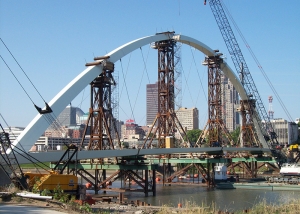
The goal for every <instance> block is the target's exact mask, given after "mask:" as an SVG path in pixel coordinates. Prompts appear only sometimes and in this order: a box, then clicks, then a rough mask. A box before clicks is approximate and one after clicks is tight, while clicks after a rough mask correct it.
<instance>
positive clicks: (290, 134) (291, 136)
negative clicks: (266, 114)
mask: <svg viewBox="0 0 300 214" xmlns="http://www.w3.org/2000/svg"><path fill="white" fill-rule="evenodd" d="M270 122H271V124H272V127H273V129H274V131H275V133H276V135H277V141H278V143H279V144H281V145H286V144H292V143H295V142H296V141H297V139H298V125H297V124H296V123H295V122H288V121H287V120H285V119H282V118H277V119H272V120H270ZM262 123H264V121H262Z"/></svg>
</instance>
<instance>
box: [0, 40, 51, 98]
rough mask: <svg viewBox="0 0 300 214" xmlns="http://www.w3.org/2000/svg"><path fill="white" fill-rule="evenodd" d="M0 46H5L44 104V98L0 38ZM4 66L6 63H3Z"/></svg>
mask: <svg viewBox="0 0 300 214" xmlns="http://www.w3.org/2000/svg"><path fill="white" fill-rule="evenodd" d="M0 40H1V42H2V44H3V45H4V46H5V48H6V50H7V51H8V52H9V53H10V55H11V56H12V58H13V59H14V60H15V62H16V63H17V64H18V66H19V68H20V69H21V70H22V71H23V73H24V75H25V76H26V77H27V79H28V80H29V82H30V83H31V85H32V86H33V87H34V89H35V90H36V92H37V93H38V94H39V95H40V97H41V98H42V100H43V101H44V102H46V101H45V100H44V98H43V97H42V95H41V94H40V92H39V91H38V90H37V88H36V87H35V85H34V84H33V83H32V81H31V80H30V79H29V77H28V76H27V74H26V73H25V71H24V69H23V68H22V67H21V65H20V64H19V62H18V61H17V59H16V58H15V57H14V55H13V54H12V53H11V51H10V50H9V49H8V47H7V46H6V44H5V43H4V41H3V40H2V38H0ZM1 58H2V57H1ZM5 64H6V63H5Z"/></svg>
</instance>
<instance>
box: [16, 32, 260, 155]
mask: <svg viewBox="0 0 300 214" xmlns="http://www.w3.org/2000/svg"><path fill="white" fill-rule="evenodd" d="M168 39H174V40H176V41H178V42H181V43H184V44H187V45H189V46H192V47H194V48H196V49H198V50H199V51H201V52H203V53H204V54H205V55H207V56H214V55H215V52H214V51H213V50H212V49H211V48H209V47H208V46H206V45H205V44H203V43H202V42H200V41H198V40H196V39H193V38H191V37H188V36H184V35H178V34H170V33H165V34H156V35H153V36H147V37H143V38H140V39H137V40H134V41H131V42H129V43H127V44H124V45H122V46H120V47H118V48H116V49H115V50H113V51H111V52H110V53H108V54H106V55H105V56H109V57H110V58H109V61H111V62H113V63H115V62H116V61H118V60H120V59H121V58H122V57H124V56H125V55H127V54H129V53H131V52H132V51H134V50H136V49H138V48H140V47H142V46H144V45H147V44H151V43H153V42H158V41H162V40H168ZM100 61H101V60H100ZM221 68H222V70H223V72H224V73H225V75H226V76H227V77H228V78H229V80H230V81H231V82H232V84H233V85H234V87H235V88H236V90H237V91H238V93H239V94H240V97H241V99H242V100H245V99H247V95H246V91H245V90H244V88H243V86H242V84H241V82H240V81H239V79H238V78H237V76H236V75H235V74H234V72H233V71H232V69H231V68H230V67H229V66H228V65H227V64H226V63H223V64H222V66H221ZM101 72H102V65H101V64H99V65H94V66H89V67H87V68H86V69H85V70H84V71H83V72H81V73H80V74H79V75H78V76H77V77H75V78H74V79H73V80H72V81H71V82H70V83H69V84H68V85H66V86H65V87H64V88H63V89H62V90H61V91H60V92H59V93H58V94H57V95H56V96H55V97H54V98H53V99H52V100H51V101H50V102H49V103H48V104H49V106H50V107H51V109H52V110H53V113H54V115H59V114H60V113H61V112H62V111H63V110H64V109H65V107H66V106H67V105H68V104H69V103H70V102H71V101H72V100H73V99H74V98H75V97H76V96H77V95H78V94H79V93H80V92H81V91H82V90H83V89H84V88H85V87H86V86H87V85H88V84H89V83H90V82H92V81H93V80H94V79H95V78H96V77H97V76H98V75H99V74H100V73H101ZM256 124H257V121H256ZM48 126H49V124H48V123H47V121H46V120H45V119H44V118H43V115H40V114H38V115H37V116H36V117H35V118H34V119H33V120H32V121H31V122H30V123H29V124H28V126H27V127H26V128H25V130H24V131H23V132H22V133H21V135H20V136H19V137H18V138H17V139H16V140H15V141H14V142H13V146H17V145H18V144H21V145H22V146H23V148H24V149H25V150H26V151H29V150H30V149H31V147H32V145H33V144H34V143H35V142H36V141H37V140H38V139H39V137H40V136H41V135H42V134H43V133H44V132H45V130H46V129H47V128H48ZM256 127H258V126H256ZM257 131H258V134H259V138H260V140H261V142H264V143H265V141H264V138H263V136H262V134H261V133H260V130H259V129H257ZM265 148H266V147H265Z"/></svg>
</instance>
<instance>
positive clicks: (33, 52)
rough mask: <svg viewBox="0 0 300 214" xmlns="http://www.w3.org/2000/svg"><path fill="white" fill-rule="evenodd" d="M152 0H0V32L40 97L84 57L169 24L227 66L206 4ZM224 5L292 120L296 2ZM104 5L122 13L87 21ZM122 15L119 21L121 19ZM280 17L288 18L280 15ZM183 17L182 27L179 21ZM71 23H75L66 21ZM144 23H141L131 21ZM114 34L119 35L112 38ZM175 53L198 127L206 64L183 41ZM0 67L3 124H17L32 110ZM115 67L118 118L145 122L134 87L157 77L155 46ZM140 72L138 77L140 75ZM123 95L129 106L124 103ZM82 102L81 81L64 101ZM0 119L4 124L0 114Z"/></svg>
mask: <svg viewBox="0 0 300 214" xmlns="http://www.w3.org/2000/svg"><path fill="white" fill-rule="evenodd" d="M157 3H158V1H152V2H151V3H147V4H144V3H141V2H135V4H133V5H132V7H126V6H127V5H128V4H127V3H125V2H117V1H111V2H109V3H108V2H102V3H100V2H93V3H91V2H86V3H73V2H72V4H70V1H65V2H63V3H60V4H55V3H52V2H51V3H50V2H47V1H46V2H43V3H40V2H36V4H35V8H32V7H30V4H27V3H26V2H18V4H14V3H13V2H7V1H1V7H0V12H1V13H0V14H1V15H0V16H1V22H0V25H1V31H0V35H1V39H3V41H4V42H5V44H6V45H7V46H8V48H9V49H10V51H11V52H12V53H13V54H14V56H15V58H16V59H17V60H18V62H19V63H20V65H21V66H22V68H23V69H24V71H25V72H26V74H27V75H28V77H29V78H30V80H31V81H32V82H33V83H34V86H35V87H36V88H37V89H38V92H39V93H40V94H41V95H42V97H43V99H44V100H45V101H46V102H50V101H51V99H53V97H55V96H56V94H57V93H59V91H60V90H61V89H62V88H63V87H64V86H66V85H67V84H68V83H69V82H70V81H71V80H72V79H73V78H75V77H76V76H77V75H78V74H79V73H80V72H81V71H82V70H84V69H85V66H84V65H85V63H86V62H91V61H93V58H94V57H95V56H101V55H105V54H106V53H108V52H109V51H111V50H113V49H115V48H117V47H119V46H121V45H123V44H125V43H127V42H130V41H132V40H135V39H137V38H141V37H143V36H148V35H153V34H155V33H157V32H163V31H173V30H174V31H175V33H178V34H183V35H187V36H190V37H193V38H195V39H198V40H199V41H201V42H203V43H204V44H206V45H208V46H209V47H211V48H213V49H219V50H220V52H222V53H223V56H224V57H225V58H226V59H225V60H226V62H227V63H228V64H230V66H231V68H232V69H233V68H234V66H232V62H231V59H230V57H229V56H230V55H229V54H228V51H227V48H226V46H225V44H224V41H223V39H222V37H221V33H220V31H219V29H218V27H217V24H216V22H215V20H214V18H213V15H212V13H211V11H210V8H209V6H203V2H197V3H195V2H193V1H186V2H185V4H184V6H183V5H181V7H179V5H178V4H168V3H167V2H164V3H161V2H159V3H160V5H162V7H159V8H157V7H156V5H157ZM224 3H225V4H226V5H227V7H228V8H229V10H230V12H231V14H232V15H233V17H234V18H235V20H236V22H237V24H238V26H239V27H240V28H241V31H242V32H243V34H244V35H245V37H246V38H247V41H248V42H249V45H251V48H252V49H253V50H254V52H255V54H256V56H257V58H258V59H259V60H260V61H261V63H262V65H261V66H263V67H264V70H265V71H266V74H267V75H268V77H269V78H270V81H271V82H272V84H273V85H274V87H275V89H276V90H277V92H278V94H279V96H280V97H281V99H282V101H283V102H284V103H285V105H286V107H287V109H288V111H289V112H290V114H291V116H292V118H293V120H295V119H296V118H299V110H298V109H299V105H300V104H299V100H300V97H299V96H300V95H299V93H297V90H296V89H297V88H296V86H297V84H298V83H297V79H298V78H297V77H299V72H298V69H299V68H298V67H299V66H297V63H294V62H295V61H296V62H297V61H299V59H300V54H299V52H298V51H297V50H298V49H299V48H298V47H300V42H299V41H298V39H297V38H298V37H299V31H298V30H297V29H298V28H299V27H298V26H299V23H298V22H297V21H296V20H298V18H299V14H298V12H297V11H296V8H297V5H298V6H300V2H298V1H294V2H293V4H285V5H282V4H281V3H279V2H273V3H272V7H270V5H269V3H268V2H255V1H254V2H235V3H234V4H233V3H231V2H230V1H229V0H224ZM257 4H259V7H257ZM97 5H98V6H99V7H105V8H107V10H105V11H101V13H98V12H97V11H95V9H94V8H97ZM112 8H114V9H113V11H114V12H116V11H117V12H118V11H121V8H126V10H125V11H124V13H125V14H126V17H125V18H124V17H121V16H120V15H116V16H113V17H112V18H111V19H110V20H107V21H106V22H103V23H102V24H100V25H99V26H96V27H95V26H94V24H93V22H92V21H91V20H97V19H99V20H104V17H108V16H109V15H110V14H112ZM164 8H168V11H165V9H164ZM240 8H249V10H243V12H241V10H240ZM89 10H92V11H93V12H91V13H88V14H86V13H85V12H84V11H89ZM122 11H123V10H122ZM148 11H152V12H148ZM266 11H267V12H266ZM278 11H280V12H278ZM285 11H289V12H285ZM166 13H167V14H166ZM53 14H55V16H53ZM161 14H164V15H165V16H164V19H161V17H162V16H161ZM268 14H269V15H268ZM274 14H276V15H274ZM137 16H141V17H144V19H145V20H148V21H142V19H139V20H138V19H136V17H137ZM36 17H39V22H37V21H36V20H37V19H36ZM204 17H205V19H204ZM283 17H285V18H283ZM125 19H126V24H122V23H123V22H122V21H123V20H125ZM286 19H288V20H290V21H289V22H286V21H284V20H286ZM199 20H203V22H199ZM204 20H205V21H204ZM187 22H188V23H189V25H186V23H187ZM74 23H77V24H76V25H74ZM114 23H121V24H117V25H116V24H114ZM274 23H276V25H274ZM145 24H146V25H147V28H141V27H139V26H141V25H145ZM46 26H47V27H46ZM103 28H106V29H108V31H107V32H110V33H106V34H103V33H100V32H102V31H103ZM82 29H88V30H82ZM128 29H135V31H128ZM204 29H205V30H204ZM208 29H209V30H208ZM260 29H264V33H263V34H260V33H253V32H255V30H257V32H259V31H260ZM16 32H18V33H16ZM120 32H126V33H123V34H122V36H117V35H119V34H120ZM287 32H288V33H287ZM87 38H88V39H87ZM238 41H239V42H240V43H241V44H240V45H241V48H242V51H243V54H244V56H245V58H246V60H247V63H248V62H249V64H248V67H249V68H250V71H251V74H252V76H253V79H254V81H255V84H256V86H257V88H258V91H259V94H260V96H261V99H262V101H263V102H264V106H265V108H266V109H267V107H268V97H269V96H273V98H274V100H273V110H274V112H275V113H274V118H285V119H288V118H287V116H286V114H285V112H284V110H283V109H282V108H281V106H280V103H279V101H278V99H277V98H276V96H275V95H274V94H273V92H272V90H271V89H270V88H269V86H268V85H267V84H266V80H265V79H264V78H263V76H262V74H260V72H259V71H258V69H257V65H256V64H255V63H254V62H253V61H251V60H252V59H251V56H250V54H249V53H248V52H247V49H246V48H245V47H244V45H243V44H242V42H241V39H239V40H238ZM0 53H1V56H3V58H4V59H5V61H6V62H7V63H8V65H9V66H10V68H11V69H12V71H13V72H14V73H15V75H16V77H18V79H19V80H20V82H21V84H22V86H23V87H24V88H25V90H26V92H27V93H28V94H29V96H30V98H32V100H33V102H34V103H35V104H36V105H37V106H39V107H43V106H44V101H43V100H42V99H41V98H40V96H39V94H38V93H37V92H36V91H35V89H34V88H33V87H32V86H31V84H30V83H28V80H27V79H26V77H24V75H23V74H22V71H20V68H18V66H17V65H16V63H15V62H14V60H12V59H11V57H10V55H9V53H8V52H7V51H6V49H5V48H4V46H3V44H1V48H0ZM286 53H289V54H286ZM290 56H292V57H290ZM181 58H182V63H181V64H182V71H183V73H182V86H181V88H182V97H183V100H182V103H183V105H182V106H186V107H191V106H195V107H197V109H198V110H199V123H200V128H201V127H203V126H204V124H205V123H206V121H207V103H206V96H207V88H206V85H205V83H206V81H207V75H206V68H205V67H204V66H202V65H201V62H202V61H203V59H204V56H203V54H202V53H199V52H196V51H195V50H194V49H191V48H189V47H186V46H183V47H182V51H181ZM133 62H134V63H133ZM283 62H285V63H283ZM0 67H1V79H0V81H1V84H0V91H1V92H0V97H1V100H3V101H2V102H1V103H0V113H1V115H3V117H4V119H5V120H6V122H7V124H8V125H9V126H24V127H25V126H27V125H28V124H29V123H30V122H31V121H32V120H33V118H34V117H35V116H36V115H37V114H38V112H37V111H36V109H35V108H34V106H33V104H32V102H31V100H30V99H29V98H28V97H27V95H26V94H25V93H24V91H23V90H22V88H21V87H20V85H19V84H18V83H17V81H16V79H14V77H13V75H12V74H11V72H10V71H9V69H8V68H7V67H6V65H5V64H4V62H3V61H0ZM115 71H116V72H118V76H119V79H118V81H117V83H119V89H120V90H119V91H120V92H119V97H120V104H121V105H120V106H121V107H120V110H119V112H120V117H119V119H120V120H123V121H124V120H126V119H128V118H134V119H135V121H136V122H137V123H139V124H144V125H145V124H146V114H145V111H146V100H145V93H144V91H143V90H140V88H143V85H146V84H149V83H153V82H156V81H157V52H156V51H154V50H152V49H151V48H150V47H149V46H147V47H146V46H145V47H141V49H139V50H137V51H135V52H133V53H132V54H130V55H129V56H126V57H124V59H122V62H118V63H116V69H115ZM142 76H143V77H144V78H145V79H142ZM141 84H142V85H141ZM140 85H141V86H140ZM201 85H203V87H202V86H201ZM290 86H292V87H290ZM293 86H295V87H293ZM127 94H131V96H130V97H128V95H127ZM128 100H130V102H131V105H130V104H128ZM88 101H89V88H88V86H87V88H86V89H85V90H84V91H82V92H81V93H80V94H79V95H78V97H77V98H76V99H74V100H73V101H72V104H73V106H76V107H80V108H81V109H83V111H84V112H87V111H88V107H89V106H88V105H89V102H88ZM20 104H21V105H20ZM21 109H22V110H21ZM1 123H2V124H3V125H4V126H6V124H4V121H2V119H1Z"/></svg>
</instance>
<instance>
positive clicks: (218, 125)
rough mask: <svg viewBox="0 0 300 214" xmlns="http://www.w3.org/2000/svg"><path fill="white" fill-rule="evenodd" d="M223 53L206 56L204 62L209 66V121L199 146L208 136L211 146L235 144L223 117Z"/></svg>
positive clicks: (197, 143) (200, 137)
mask: <svg viewBox="0 0 300 214" xmlns="http://www.w3.org/2000/svg"><path fill="white" fill-rule="evenodd" d="M216 52H218V51H216ZM221 55H222V54H217V55H216V56H210V57H206V58H205V61H204V63H203V64H204V65H206V66H207V68H208V121H207V123H206V126H205V128H204V130H203V132H202V134H201V135H200V136H199V138H198V140H197V142H196V145H195V146H197V145H198V146H199V143H200V145H201V144H202V143H203V142H204V140H205V138H206V137H207V139H206V140H207V141H208V142H207V145H209V146H211V147H219V146H224V145H226V144H228V143H230V144H231V145H233V144H234V142H233V140H232V138H231V136H230V134H229V132H228V130H227V129H226V127H225V125H224V123H223V119H222V99H221V95H222V93H221V70H220V65H221V63H222V62H223V59H222V58H221V57H220V56H221ZM223 134H224V135H225V136H226V137H227V139H228V142H225V140H224V139H223Z"/></svg>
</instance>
